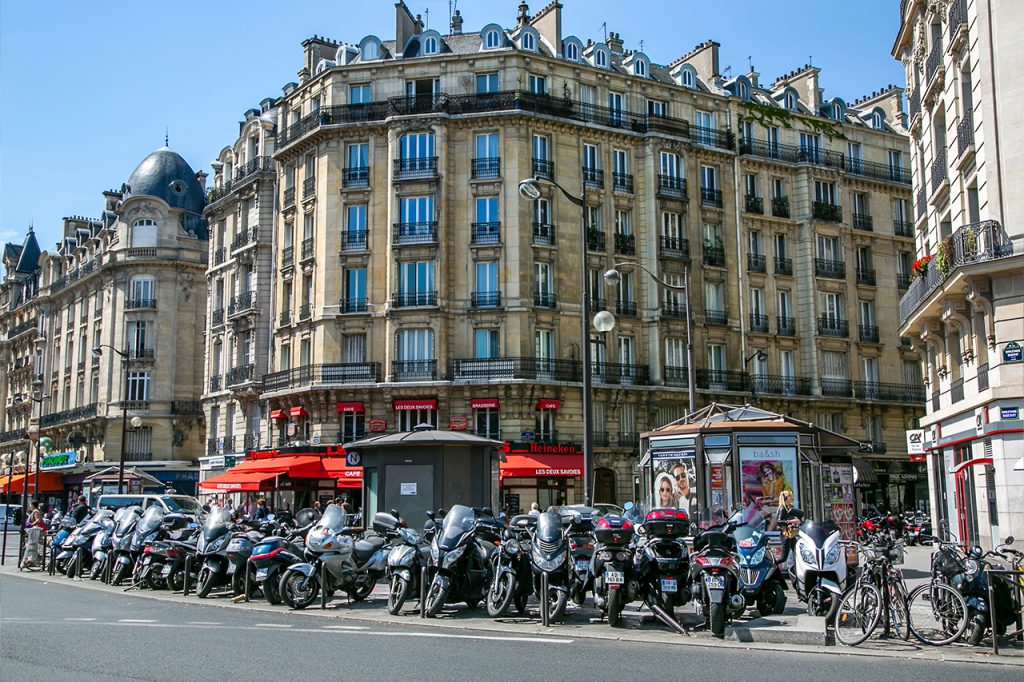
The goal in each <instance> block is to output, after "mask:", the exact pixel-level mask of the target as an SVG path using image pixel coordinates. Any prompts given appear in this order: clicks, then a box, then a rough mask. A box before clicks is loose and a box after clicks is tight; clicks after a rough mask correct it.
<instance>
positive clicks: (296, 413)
mask: <svg viewBox="0 0 1024 682" xmlns="http://www.w3.org/2000/svg"><path fill="white" fill-rule="evenodd" d="M288 414H290V415H291V416H293V417H308V416H309V413H308V412H306V408H305V407H303V406H302V405H299V406H297V407H293V408H292V409H290V410H288Z"/></svg>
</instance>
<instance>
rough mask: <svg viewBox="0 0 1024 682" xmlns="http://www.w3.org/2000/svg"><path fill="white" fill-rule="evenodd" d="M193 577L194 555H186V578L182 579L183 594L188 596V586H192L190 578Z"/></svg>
mask: <svg viewBox="0 0 1024 682" xmlns="http://www.w3.org/2000/svg"><path fill="white" fill-rule="evenodd" d="M191 577H192V555H191V554H186V555H185V578H184V579H183V580H182V586H181V596H183V597H187V596H188V588H189V587H190V585H189V584H188V583H189V579H190V578H191Z"/></svg>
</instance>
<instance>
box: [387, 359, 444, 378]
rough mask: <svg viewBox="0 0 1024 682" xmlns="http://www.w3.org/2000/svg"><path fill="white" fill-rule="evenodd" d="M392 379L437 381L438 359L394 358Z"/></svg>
mask: <svg viewBox="0 0 1024 682" xmlns="http://www.w3.org/2000/svg"><path fill="white" fill-rule="evenodd" d="M391 380H392V381H437V360H392V361H391Z"/></svg>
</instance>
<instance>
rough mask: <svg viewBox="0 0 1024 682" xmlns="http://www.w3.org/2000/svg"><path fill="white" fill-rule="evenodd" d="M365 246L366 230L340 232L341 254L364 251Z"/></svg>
mask: <svg viewBox="0 0 1024 682" xmlns="http://www.w3.org/2000/svg"><path fill="white" fill-rule="evenodd" d="M366 244H367V234H366V230H342V232H341V250H342V252H348V251H366Z"/></svg>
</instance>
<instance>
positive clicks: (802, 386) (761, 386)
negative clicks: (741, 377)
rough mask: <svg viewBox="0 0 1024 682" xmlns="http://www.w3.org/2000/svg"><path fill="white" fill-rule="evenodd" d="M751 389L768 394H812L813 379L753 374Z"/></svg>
mask: <svg viewBox="0 0 1024 682" xmlns="http://www.w3.org/2000/svg"><path fill="white" fill-rule="evenodd" d="M749 381H750V390H752V391H754V392H755V393H764V394H767V395H811V393H812V391H811V380H810V379H808V378H805V377H791V376H784V375H776V374H753V375H751V376H750V379H749Z"/></svg>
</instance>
